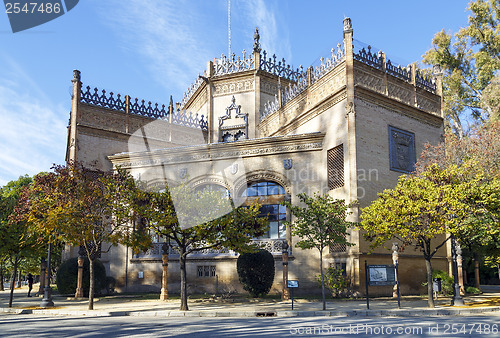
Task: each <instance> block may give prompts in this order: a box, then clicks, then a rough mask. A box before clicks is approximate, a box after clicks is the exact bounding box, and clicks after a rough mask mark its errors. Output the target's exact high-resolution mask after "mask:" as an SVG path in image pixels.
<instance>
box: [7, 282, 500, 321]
mask: <svg viewBox="0 0 500 338" xmlns="http://www.w3.org/2000/svg"><path fill="white" fill-rule="evenodd" d="M33 289H34V290H38V288H37V287H34V288H33ZM158 297H159V295H158ZM41 299H42V298H39V297H30V298H28V297H27V288H26V287H22V288H20V289H16V290H15V292H14V301H13V307H12V308H8V300H9V291H8V290H6V291H0V312H4V313H17V314H39V315H54V316H165V317H167V316H171V317H256V316H263V317H265V316H277V317H297V316H299V317H301V316H344V317H345V316H375V317H376V316H379V317H380V316H404V317H407V316H439V315H470V314H474V313H485V312H500V290H498V289H492V290H488V291H487V292H485V293H483V294H482V295H477V296H467V297H465V298H464V300H465V304H466V306H463V307H451V306H450V305H449V304H450V299H449V298H440V299H438V300H437V301H436V308H434V309H430V308H428V307H427V300H425V299H421V298H419V297H403V299H402V300H401V309H398V307H397V300H395V299H392V298H376V299H370V309H369V310H367V308H366V300H365V299H358V300H330V301H329V302H328V303H327V311H321V308H322V304H321V302H318V301H308V300H303V299H299V300H295V302H294V310H293V311H292V310H291V301H286V302H282V301H279V300H272V299H266V300H261V301H253V300H250V299H248V300H242V301H240V302H237V301H235V302H215V301H209V300H196V299H194V300H188V306H189V309H190V311H179V306H180V301H179V300H178V299H175V300H168V301H160V300H157V299H145V297H144V296H140V295H136V296H127V295H116V296H107V297H103V298H96V299H95V303H94V310H88V309H87V308H88V301H87V300H86V299H80V300H78V299H73V298H66V297H62V296H58V295H55V296H54V297H53V301H54V304H55V307H54V308H48V309H41V308H40V307H39V306H40V302H41Z"/></svg>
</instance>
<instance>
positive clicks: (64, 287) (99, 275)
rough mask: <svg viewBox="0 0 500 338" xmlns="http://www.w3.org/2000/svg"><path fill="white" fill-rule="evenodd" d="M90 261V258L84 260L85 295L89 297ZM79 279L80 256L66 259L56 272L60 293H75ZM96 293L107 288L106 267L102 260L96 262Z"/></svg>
mask: <svg viewBox="0 0 500 338" xmlns="http://www.w3.org/2000/svg"><path fill="white" fill-rule="evenodd" d="M89 268H90V262H89V260H88V258H85V260H84V261H83V295H84V296H85V297H88V294H89V287H90V271H89ZM77 279H78V258H76V257H74V258H70V259H68V260H66V261H64V262H63V263H62V264H61V266H59V269H58V270H57V274H56V284H57V290H58V291H59V293H60V294H64V295H69V294H73V295H74V294H75V292H76V282H77ZM94 280H95V294H96V295H99V294H100V292H101V290H102V289H105V288H106V269H105V268H104V265H103V264H102V263H101V261H100V260H95V264H94Z"/></svg>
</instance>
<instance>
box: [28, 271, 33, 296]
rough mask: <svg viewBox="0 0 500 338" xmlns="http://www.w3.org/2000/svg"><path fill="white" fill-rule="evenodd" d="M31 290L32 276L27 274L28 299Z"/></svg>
mask: <svg viewBox="0 0 500 338" xmlns="http://www.w3.org/2000/svg"><path fill="white" fill-rule="evenodd" d="M31 289H33V275H32V274H31V273H29V274H28V297H31Z"/></svg>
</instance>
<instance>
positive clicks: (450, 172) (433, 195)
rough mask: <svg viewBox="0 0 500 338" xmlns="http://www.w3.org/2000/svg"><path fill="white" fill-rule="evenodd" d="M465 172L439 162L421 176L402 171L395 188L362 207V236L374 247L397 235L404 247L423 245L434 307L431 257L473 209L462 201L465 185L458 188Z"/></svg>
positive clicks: (430, 303)
mask: <svg viewBox="0 0 500 338" xmlns="http://www.w3.org/2000/svg"><path fill="white" fill-rule="evenodd" d="M463 175H464V174H463V171H460V170H458V168H457V167H456V166H451V167H450V168H447V169H446V170H441V169H440V168H439V166H438V165H437V164H434V165H431V166H429V167H428V168H427V169H426V170H425V171H424V172H423V173H422V174H421V175H419V176H406V175H402V176H400V178H399V181H398V184H397V185H396V187H395V188H394V189H390V190H384V191H383V192H382V193H380V194H379V197H378V198H377V199H376V200H375V201H373V202H372V203H371V204H370V205H369V206H368V207H366V208H364V209H363V210H362V214H361V219H362V221H361V227H362V229H363V230H364V231H365V233H364V234H363V236H364V237H365V238H366V239H367V240H369V241H371V242H372V244H371V245H372V247H378V246H383V245H385V244H386V243H387V241H389V240H390V239H393V238H396V239H399V240H400V241H401V242H402V243H403V247H404V246H408V245H415V246H416V247H418V248H420V249H421V251H422V254H423V257H424V259H425V265H426V270H427V291H428V304H429V307H434V299H433V295H432V265H431V259H432V257H433V256H434V255H435V254H436V253H437V251H438V250H439V248H441V247H442V246H443V245H444V244H445V243H446V241H447V240H448V239H449V237H448V236H447V235H446V234H447V233H449V232H456V229H457V225H458V224H459V222H460V221H461V220H462V219H464V218H465V217H466V216H467V213H468V212H470V208H469V206H468V205H467V204H465V203H462V201H463V200H464V196H463V195H461V194H462V193H464V192H465V191H466V188H465V187H464V186H462V189H458V188H457V187H458V186H459V185H460V184H461V183H462V178H463ZM469 186H470V185H469Z"/></svg>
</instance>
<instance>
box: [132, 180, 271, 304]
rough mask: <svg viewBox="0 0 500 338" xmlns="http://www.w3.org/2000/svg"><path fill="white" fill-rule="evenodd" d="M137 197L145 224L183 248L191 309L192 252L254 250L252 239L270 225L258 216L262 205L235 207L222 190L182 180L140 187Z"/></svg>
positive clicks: (181, 256)
mask: <svg viewBox="0 0 500 338" xmlns="http://www.w3.org/2000/svg"><path fill="white" fill-rule="evenodd" d="M134 200H135V206H136V209H135V210H136V214H137V215H138V216H140V217H141V218H142V220H143V221H142V222H141V224H142V226H143V227H147V228H148V229H150V230H152V231H153V232H154V233H156V234H157V235H158V236H161V237H163V238H165V239H168V240H169V241H170V243H172V247H173V248H174V249H175V250H177V251H178V252H179V266H180V271H181V285H180V286H181V288H180V289H181V306H180V310H181V311H187V310H188V304H187V288H186V287H187V277H186V259H187V256H188V255H189V254H190V253H192V252H196V251H202V250H206V249H222V248H227V249H230V250H235V251H237V252H248V251H254V250H255V249H256V248H255V247H254V246H253V245H252V239H253V238H255V237H258V236H262V235H263V234H264V233H265V231H267V229H268V222H267V220H266V219H263V218H258V217H257V216H258V214H259V207H260V205H258V204H253V205H251V206H250V207H248V208H246V207H240V208H234V207H233V203H232V200H231V199H229V198H226V197H224V196H223V194H222V195H221V191H208V190H203V191H196V190H194V189H193V188H192V187H190V186H188V185H186V184H182V185H180V186H178V187H174V188H172V189H168V188H165V189H164V190H163V191H148V190H147V189H139V190H138V191H137V194H136V196H135V198H134ZM174 201H175V203H174Z"/></svg>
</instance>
